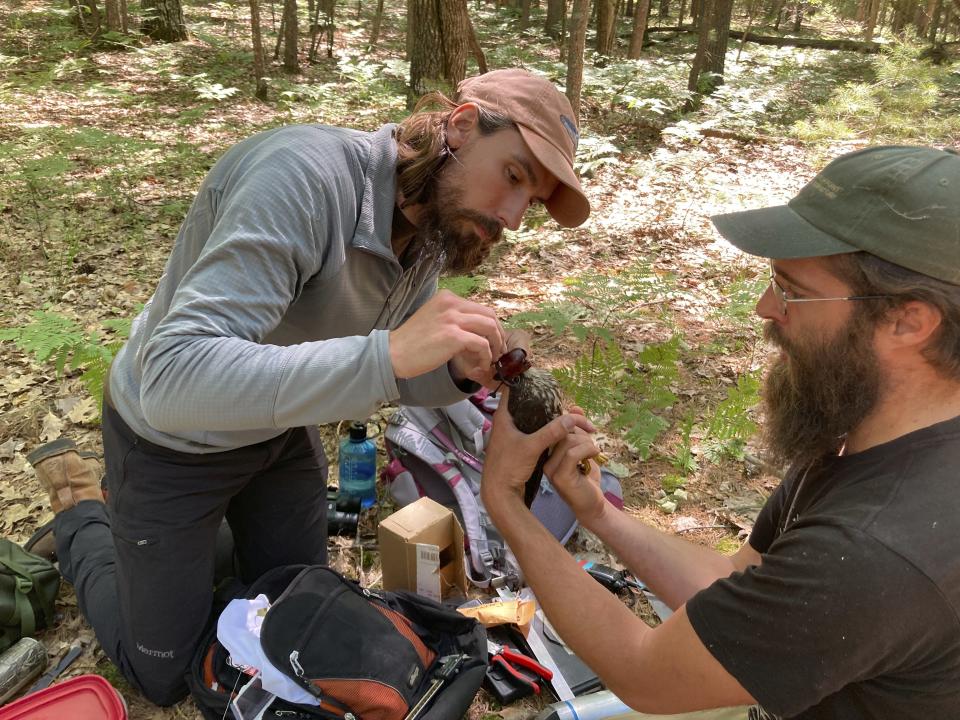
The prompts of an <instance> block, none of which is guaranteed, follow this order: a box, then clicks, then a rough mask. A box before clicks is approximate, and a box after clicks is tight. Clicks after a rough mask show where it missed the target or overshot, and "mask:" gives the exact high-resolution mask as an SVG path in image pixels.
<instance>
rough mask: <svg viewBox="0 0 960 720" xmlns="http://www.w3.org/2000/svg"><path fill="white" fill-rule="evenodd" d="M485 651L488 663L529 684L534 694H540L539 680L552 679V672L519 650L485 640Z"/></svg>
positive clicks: (518, 680)
mask: <svg viewBox="0 0 960 720" xmlns="http://www.w3.org/2000/svg"><path fill="white" fill-rule="evenodd" d="M487 652H488V653H489V654H490V663H491V665H493V664H494V663H496V664H497V665H500V667H502V668H503V669H504V670H506V672H507V673H508V674H509V675H510V677H512V678H513V679H514V680H516V681H517V682H519V683H521V684H523V685H529V686H530V687H531V689H532V690H533V694H534V695H539V694H540V683H539V682H538V681H539V680H546V681H547V682H549V681H551V680H553V672H551V671H550V670H548V669H547V668H545V667H544V666H543V665H541V664H540V663H538V662H537V661H536V660H534V659H533V658H532V657H528V656H527V655H524V654H523V653H521V652H517V651H516V650H514V649H513V648H510V647H507V646H506V645H500V644H499V643H495V642H493V640H487ZM518 668H524V669H525V670H530V671H531V672H533V673H534V675H535V677H530V676H529V675H527V674H526V673H522V672H520V670H519V669H518Z"/></svg>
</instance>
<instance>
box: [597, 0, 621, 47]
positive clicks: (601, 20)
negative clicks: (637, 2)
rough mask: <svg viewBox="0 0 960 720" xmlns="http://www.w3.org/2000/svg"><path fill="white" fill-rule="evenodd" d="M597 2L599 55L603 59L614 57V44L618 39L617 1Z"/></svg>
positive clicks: (601, 0)
mask: <svg viewBox="0 0 960 720" xmlns="http://www.w3.org/2000/svg"><path fill="white" fill-rule="evenodd" d="M596 2H597V45H596V48H597V54H598V55H602V56H603V57H612V56H613V44H614V40H615V39H616V33H615V32H614V27H615V25H616V20H617V5H616V0H596Z"/></svg>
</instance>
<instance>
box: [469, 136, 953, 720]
mask: <svg viewBox="0 0 960 720" xmlns="http://www.w3.org/2000/svg"><path fill="white" fill-rule="evenodd" d="M713 220H714V223H715V224H716V226H717V228H718V229H719V231H720V233H721V234H722V235H723V236H724V237H725V238H726V239H727V240H729V241H730V242H731V243H733V244H734V245H735V246H737V247H738V248H740V249H741V250H744V251H746V252H748V253H751V254H753V255H758V256H761V257H764V258H768V259H769V260H770V285H769V287H768V288H767V290H766V292H764V294H763V296H762V297H761V298H760V300H759V302H758V304H757V313H758V314H759V315H760V316H761V317H762V318H763V319H764V320H765V321H766V327H765V336H766V338H767V339H768V340H769V341H770V342H771V343H772V344H773V345H774V346H775V347H776V348H777V349H778V350H779V355H778V356H777V358H776V359H775V360H774V362H773V364H772V367H771V368H770V372H769V376H768V378H767V381H766V392H765V402H766V435H767V441H768V443H767V444H768V446H769V449H770V452H771V456H772V457H774V458H776V459H779V460H781V461H784V462H785V464H787V465H788V466H789V470H788V471H787V473H786V475H785V477H784V480H783V482H782V484H781V485H780V486H779V487H778V488H777V490H776V491H774V493H773V495H772V496H771V497H770V499H769V501H768V502H767V504H766V506H765V507H764V508H763V510H762V511H761V513H760V516H759V518H758V519H757V522H756V525H755V526H754V528H753V531H752V533H751V534H750V537H749V541H748V542H747V543H746V544H745V545H744V546H743V547H742V548H741V549H740V550H739V551H738V552H737V553H736V554H734V555H733V556H731V557H726V556H723V555H720V554H718V553H716V552H714V551H712V550H710V549H708V548H704V547H700V546H696V545H692V544H689V543H687V542H685V541H683V540H680V539H679V538H677V537H675V536H671V535H667V534H664V533H661V532H659V531H657V530H655V529H653V528H650V527H648V526H645V525H644V524H643V523H641V522H638V521H636V520H635V519H633V518H631V517H629V516H628V515H626V514H625V513H622V512H617V511H616V510H615V509H614V508H613V507H612V506H610V505H609V504H608V503H607V502H606V500H605V499H604V496H603V494H602V493H601V492H600V491H599V488H598V484H597V479H598V478H597V473H596V471H595V470H594V472H593V473H592V474H591V475H583V474H581V473H580V472H579V471H578V468H577V464H578V462H580V461H581V460H583V459H584V458H589V457H592V456H593V455H595V454H596V452H597V448H596V446H595V444H594V443H593V441H592V440H591V438H590V433H591V432H593V429H594V428H593V426H592V425H591V423H590V422H589V421H588V420H587V419H586V418H585V417H583V416H582V415H581V414H577V413H573V414H568V415H564V416H562V417H560V418H558V419H557V420H555V421H554V422H553V423H551V424H550V425H548V426H546V427H545V428H544V429H543V430H542V431H540V432H539V433H537V434H534V435H529V436H527V435H523V434H522V433H518V432H517V431H516V429H515V428H514V427H513V425H512V423H511V422H510V418H509V415H508V414H507V413H505V412H498V414H497V415H496V417H495V419H494V429H493V439H492V441H491V444H490V447H489V450H488V454H487V462H486V465H485V468H484V479H483V499H484V502H485V505H486V508H487V510H488V511H489V512H490V515H491V517H492V518H493V519H494V521H495V522H496V524H497V527H498V528H500V530H501V531H502V532H503V534H504V536H505V538H506V540H507V542H508V543H509V544H510V547H511V548H513V549H514V551H515V552H516V555H517V557H518V559H519V560H520V564H521V566H522V567H523V571H524V574H525V577H526V579H527V580H528V582H529V583H530V585H531V586H532V587H533V589H534V591H535V592H536V595H537V598H538V599H539V600H540V602H541V603H542V605H543V607H544V609H545V611H546V613H547V615H548V617H549V618H550V620H551V622H552V623H553V625H554V626H555V627H556V629H557V631H558V632H559V633H560V635H562V636H563V638H564V640H566V642H567V643H568V644H569V645H570V646H571V647H572V648H573V650H574V651H576V653H577V654H578V655H580V656H581V657H582V658H583V659H584V660H585V661H586V662H587V663H588V664H590V665H591V666H592V667H593V669H594V670H595V671H596V672H597V673H598V674H599V675H600V676H601V678H602V679H603V681H604V682H605V684H606V685H607V686H608V687H609V688H610V689H611V690H613V691H614V692H615V693H616V694H617V695H618V696H619V697H620V698H622V699H623V700H624V701H625V702H626V703H628V704H629V705H630V706H631V707H633V708H635V709H637V710H640V711H644V712H647V713H651V712H652V713H661V714H662V713H680V712H689V711H702V710H705V709H711V708H726V707H732V706H741V707H742V709H740V710H737V711H729V710H728V711H722V712H721V713H711V714H709V715H707V714H702V713H700V714H698V715H697V717H721V716H722V717H724V718H728V717H739V718H743V717H747V716H749V717H751V718H794V719H800V718H802V719H803V720H813V719H814V718H816V719H823V720H826V719H828V718H829V719H831V720H841V719H842V720H854V719H856V720H865V719H871V720H881V719H882V720H887V719H889V718H897V720H908V719H915V720H932V719H933V718H938V719H942V720H946V719H947V718H956V717H958V713H960V562H958V560H957V558H958V557H960V482H958V477H957V471H956V468H957V466H958V464H960V156H958V155H957V154H956V153H955V152H951V151H943V150H935V149H930V148H918V147H874V148H869V149H866V150H862V151H859V152H855V153H852V154H849V155H845V156H843V157H840V158H838V159H836V160H835V161H834V162H832V163H831V164H830V165H828V166H827V167H826V168H825V169H824V170H823V171H822V172H821V173H820V174H819V175H818V176H817V177H816V178H814V180H813V181H812V182H810V183H809V184H808V185H807V186H806V187H805V188H804V189H803V190H802V191H801V192H800V194H799V195H798V196H797V197H796V198H794V199H793V200H791V201H790V203H789V204H787V205H784V206H778V207H769V208H765V209H760V210H750V211H745V212H738V213H732V214H728V215H721V216H718V217H715V218H714V219H713ZM504 405H505V403H502V406H504ZM551 446H553V447H554V450H553V453H552V455H551V458H550V460H549V462H548V463H547V466H546V468H545V472H546V473H547V475H548V476H549V477H550V479H551V481H552V483H553V485H554V486H555V487H556V488H558V489H559V491H560V492H561V493H562V494H563V496H564V497H565V498H566V500H567V501H568V502H569V503H570V505H571V507H573V508H574V510H575V511H576V513H577V517H578V518H579V520H580V522H581V523H583V525H584V526H585V527H587V528H589V529H590V530H592V531H593V532H594V533H596V534H597V535H598V536H599V537H600V538H602V539H603V540H604V541H605V542H606V543H607V544H608V545H609V546H610V547H611V548H612V549H613V550H614V551H615V552H616V553H617V554H618V555H619V556H620V558H621V560H623V562H624V564H626V565H627V566H628V567H629V568H630V569H631V570H632V571H633V572H634V573H635V574H636V575H637V576H638V577H639V578H641V579H643V580H644V581H645V582H646V583H647V584H648V585H649V587H650V588H651V589H652V590H653V591H654V592H655V593H656V594H657V595H658V596H660V598H662V599H663V600H664V601H665V602H666V603H667V604H668V605H670V606H671V607H672V608H674V610H675V612H674V613H673V615H672V616H671V617H670V618H669V619H668V620H667V621H666V622H664V623H663V624H662V625H660V626H659V627H657V628H656V629H651V628H649V627H647V625H646V624H644V623H643V621H642V620H640V619H639V618H637V617H635V616H634V615H633V614H632V613H631V612H630V611H628V610H627V609H626V608H625V607H624V606H623V605H622V604H621V603H620V602H619V601H618V600H617V599H616V598H615V597H614V596H612V595H611V594H610V593H608V592H607V591H606V590H604V589H603V588H602V587H601V586H600V585H599V584H598V583H596V582H594V581H593V579H591V578H590V577H589V576H587V574H586V573H584V572H583V571H582V570H581V569H580V568H579V567H578V566H577V564H576V563H575V562H574V561H573V560H572V558H571V557H570V556H569V555H568V554H567V553H566V551H564V549H563V548H562V547H560V545H559V544H557V543H556V541H554V540H553V538H552V537H551V536H550V535H549V534H548V533H546V532H545V531H543V529H542V528H541V527H540V526H539V525H538V524H537V523H535V522H533V518H532V516H530V515H529V511H528V510H527V509H526V508H525V507H524V506H523V503H522V502H521V501H520V500H519V498H520V497H521V495H522V487H523V481H524V480H525V479H526V477H527V475H528V474H529V471H530V468H531V467H533V465H534V463H535V462H536V460H537V458H538V457H539V454H540V453H541V452H542V451H543V450H544V449H545V448H547V447H551ZM571 598H576V601H575V602H573V601H571ZM584 618H593V619H596V618H603V622H597V621H591V622H589V623H586V622H583V620H584ZM637 717H646V716H642V715H638V716H637Z"/></svg>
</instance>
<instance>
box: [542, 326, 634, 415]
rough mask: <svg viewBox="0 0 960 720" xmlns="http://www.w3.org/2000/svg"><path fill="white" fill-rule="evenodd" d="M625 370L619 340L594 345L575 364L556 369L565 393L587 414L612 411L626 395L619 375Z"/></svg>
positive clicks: (555, 374)
mask: <svg viewBox="0 0 960 720" xmlns="http://www.w3.org/2000/svg"><path fill="white" fill-rule="evenodd" d="M625 370H626V360H625V359H624V357H623V354H622V353H621V352H620V348H619V347H617V345H616V343H600V342H597V343H595V344H594V345H593V348H592V349H591V351H590V352H589V353H587V354H585V355H581V356H580V357H579V358H577V360H576V362H574V364H573V367H570V368H561V369H559V370H556V371H554V376H555V377H556V378H557V382H559V383H560V387H561V388H562V389H563V391H564V394H565V395H566V396H567V397H569V398H571V399H572V400H573V401H574V402H575V403H576V404H577V405H579V406H580V407H582V408H583V409H584V410H585V411H586V412H587V414H589V415H594V416H597V417H599V416H603V415H607V414H608V413H610V411H611V410H613V408H615V407H616V406H617V405H618V404H619V403H620V402H621V401H622V399H623V394H622V393H621V392H620V389H619V387H618V384H617V382H616V379H617V378H618V377H620V376H622V375H623V373H624V371H625Z"/></svg>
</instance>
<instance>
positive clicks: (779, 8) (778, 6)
mask: <svg viewBox="0 0 960 720" xmlns="http://www.w3.org/2000/svg"><path fill="white" fill-rule="evenodd" d="M784 2H785V0H773V3H771V5H770V12H768V13H767V22H769V23H774V28H775V29H779V26H780V15H781V14H782V13H783V5H784ZM865 2H869V0H865Z"/></svg>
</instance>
